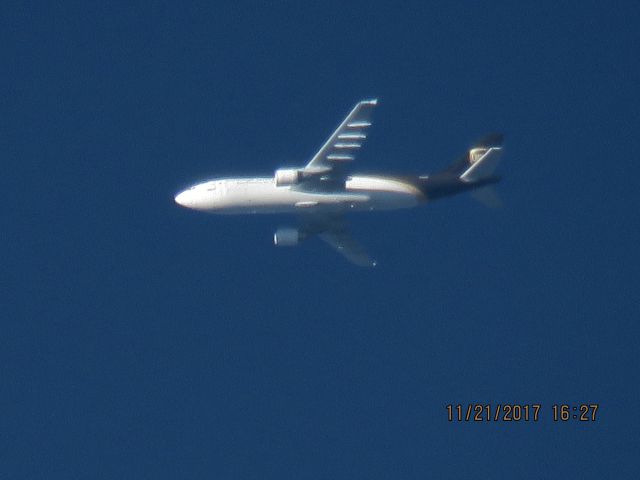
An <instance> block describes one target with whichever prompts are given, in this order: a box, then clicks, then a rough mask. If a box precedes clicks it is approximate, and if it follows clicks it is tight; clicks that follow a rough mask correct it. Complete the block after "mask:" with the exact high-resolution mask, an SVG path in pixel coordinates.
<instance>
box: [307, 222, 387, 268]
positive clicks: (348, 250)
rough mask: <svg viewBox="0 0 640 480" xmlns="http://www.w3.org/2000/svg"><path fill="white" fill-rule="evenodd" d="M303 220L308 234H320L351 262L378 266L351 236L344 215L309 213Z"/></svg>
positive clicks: (359, 264) (320, 236)
mask: <svg viewBox="0 0 640 480" xmlns="http://www.w3.org/2000/svg"><path fill="white" fill-rule="evenodd" d="M301 220H302V229H303V231H304V232H305V234H306V235H318V237H319V238H320V239H321V240H322V241H324V242H325V243H327V244H328V245H329V246H331V247H333V248H334V249H335V250H336V251H337V252H338V253H340V254H341V255H343V256H344V257H345V258H346V259H347V260H348V261H349V262H351V263H353V264H354V265H358V266H360V267H375V266H376V262H375V260H372V259H371V257H369V255H368V254H367V252H366V251H365V250H364V248H362V246H361V245H360V244H359V243H358V242H356V241H355V240H354V239H353V237H351V234H350V233H349V229H348V227H347V222H346V219H345V218H344V215H342V214H308V215H305V216H303V217H302V219H301Z"/></svg>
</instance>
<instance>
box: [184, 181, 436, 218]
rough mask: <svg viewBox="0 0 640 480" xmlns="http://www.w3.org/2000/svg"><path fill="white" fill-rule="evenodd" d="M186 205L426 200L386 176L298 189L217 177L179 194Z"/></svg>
mask: <svg viewBox="0 0 640 480" xmlns="http://www.w3.org/2000/svg"><path fill="white" fill-rule="evenodd" d="M175 200H176V202H177V203H178V204H180V205H182V206H184V207H187V208H192V209H194V210H202V211H207V212H211V213H221V214H243V213H249V214H252V213H286V212H300V213H302V212H304V211H307V212H309V213H311V212H333V211H345V210H350V211H372V210H395V209H398V208H409V207H414V206H416V205H418V204H419V203H421V202H423V201H424V196H423V194H422V192H421V191H420V190H419V189H418V188H416V187H415V186H414V185H411V184H410V183H405V182H403V181H401V180H399V179H394V178H390V177H384V176H357V175H354V176H351V177H349V178H348V179H347V181H346V182H345V188H344V190H339V191H335V192H332V191H329V192H327V191H324V190H322V191H318V192H314V191H309V190H299V189H297V188H296V185H292V186H277V185H276V182H275V179H274V178H273V177H257V178H227V179H216V180H211V181H208V182H204V183H200V184H198V185H195V186H193V187H191V188H189V189H187V190H185V191H183V192H181V193H179V194H178V195H176V198H175Z"/></svg>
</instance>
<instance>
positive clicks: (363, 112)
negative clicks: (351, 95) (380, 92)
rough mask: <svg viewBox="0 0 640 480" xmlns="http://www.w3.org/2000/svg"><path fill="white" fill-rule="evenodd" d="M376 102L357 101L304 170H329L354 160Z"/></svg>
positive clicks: (375, 100) (364, 137)
mask: <svg viewBox="0 0 640 480" xmlns="http://www.w3.org/2000/svg"><path fill="white" fill-rule="evenodd" d="M377 104H378V100H377V99H373V100H362V101H360V102H358V103H357V104H356V106H355V107H353V110H351V112H350V113H349V115H347V117H346V118H345V119H344V120H343V121H342V123H341V124H340V126H339V127H338V128H337V129H336V131H335V132H333V134H332V135H331V136H330V137H329V139H328V140H327V141H326V142H325V144H324V145H323V146H322V148H321V149H320V150H318V153H316V154H315V155H314V156H313V158H312V159H311V161H310V162H309V163H308V164H307V166H306V167H304V171H306V172H309V173H314V172H322V173H324V172H330V171H332V170H333V169H334V168H335V167H336V166H338V165H343V164H345V163H348V162H351V161H353V160H355V158H356V154H357V153H358V150H359V149H360V148H361V147H362V144H363V143H364V141H365V140H366V138H367V130H368V128H369V127H370V126H371V114H372V112H373V109H374V107H375V106H376V105H377Z"/></svg>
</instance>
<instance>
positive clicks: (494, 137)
mask: <svg viewBox="0 0 640 480" xmlns="http://www.w3.org/2000/svg"><path fill="white" fill-rule="evenodd" d="M503 139H504V137H503V135H502V134H501V133H492V134H490V135H487V136H486V137H484V138H483V139H482V140H480V141H479V142H477V143H476V144H475V145H474V146H473V147H471V149H469V151H468V152H467V153H465V154H464V155H463V156H462V158H460V159H459V160H458V161H457V162H455V163H453V164H452V165H451V166H450V167H449V168H447V169H446V170H445V171H444V172H443V173H445V172H446V173H448V174H452V175H455V176H457V177H458V178H460V180H462V181H463V182H467V183H471V182H477V181H479V180H482V179H485V178H489V177H491V175H492V174H493V172H494V170H495V169H496V167H497V166H498V163H499V162H500V157H501V156H502V142H503Z"/></svg>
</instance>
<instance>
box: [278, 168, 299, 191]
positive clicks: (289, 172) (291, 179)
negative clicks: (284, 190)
mask: <svg viewBox="0 0 640 480" xmlns="http://www.w3.org/2000/svg"><path fill="white" fill-rule="evenodd" d="M300 177H302V174H301V173H300V171H299V170H296V169H295V168H281V169H280V170H276V174H275V179H276V187H287V186H289V185H295V184H296V183H298V182H299V181H300Z"/></svg>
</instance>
